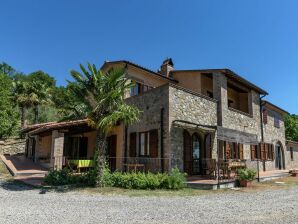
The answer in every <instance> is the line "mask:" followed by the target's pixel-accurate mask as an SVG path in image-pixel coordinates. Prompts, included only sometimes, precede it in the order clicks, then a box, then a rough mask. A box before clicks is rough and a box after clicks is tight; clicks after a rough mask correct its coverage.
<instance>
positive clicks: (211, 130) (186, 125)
mask: <svg viewBox="0 0 298 224" xmlns="http://www.w3.org/2000/svg"><path fill="white" fill-rule="evenodd" d="M173 125H175V126H176V127H180V128H183V129H188V130H189V129H192V130H201V131H204V132H208V133H214V132H216V128H217V127H216V126H212V125H203V124H196V123H193V122H190V121H184V120H174V121H173Z"/></svg>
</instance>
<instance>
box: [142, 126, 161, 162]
mask: <svg viewBox="0 0 298 224" xmlns="http://www.w3.org/2000/svg"><path fill="white" fill-rule="evenodd" d="M139 155H140V156H150V157H158V130H157V129H154V130H150V131H147V132H140V133H139Z"/></svg>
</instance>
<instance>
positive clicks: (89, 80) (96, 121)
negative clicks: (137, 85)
mask: <svg viewBox="0 0 298 224" xmlns="http://www.w3.org/2000/svg"><path fill="white" fill-rule="evenodd" d="M80 68H81V70H82V73H80V72H77V71H74V70H72V71H71V75H72V77H73V78H74V79H75V82H70V84H71V85H70V87H71V90H72V91H73V93H74V94H75V95H76V96H77V97H78V98H80V100H81V102H82V103H83V105H84V106H83V109H84V111H85V112H86V114H87V120H88V124H89V126H91V127H93V128H95V129H96V132H97V136H96V149H95V155H96V160H97V161H96V162H97V176H98V180H97V186H103V181H102V174H103V169H104V164H105V153H106V141H107V135H108V133H109V131H110V130H111V128H112V127H113V126H115V125H116V124H117V123H118V122H123V124H124V125H129V124H131V123H133V122H135V121H137V120H138V116H139V113H140V111H139V110H138V109H137V108H136V107H134V106H131V105H128V104H126V103H125V101H124V95H125V92H126V91H128V89H130V88H131V87H132V85H133V84H132V83H131V82H129V81H128V80H127V78H126V77H125V74H124V71H123V70H113V69H112V70H110V71H109V72H108V73H103V72H102V71H100V70H98V69H97V68H96V66H95V65H90V64H89V63H88V71H87V70H86V69H85V68H84V66H83V65H80Z"/></svg>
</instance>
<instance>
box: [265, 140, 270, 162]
mask: <svg viewBox="0 0 298 224" xmlns="http://www.w3.org/2000/svg"><path fill="white" fill-rule="evenodd" d="M268 157H269V144H267V143H266V144H264V160H267V159H268Z"/></svg>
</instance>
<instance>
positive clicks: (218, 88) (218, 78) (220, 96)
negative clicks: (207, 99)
mask: <svg viewBox="0 0 298 224" xmlns="http://www.w3.org/2000/svg"><path fill="white" fill-rule="evenodd" d="M227 85H228V83H227V78H226V76H225V75H223V74H221V73H214V74H213V96H214V99H216V100H217V101H218V104H217V125H219V126H224V116H225V114H226V111H227V110H228V86H227Z"/></svg>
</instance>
